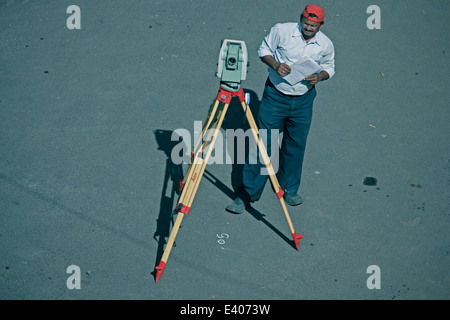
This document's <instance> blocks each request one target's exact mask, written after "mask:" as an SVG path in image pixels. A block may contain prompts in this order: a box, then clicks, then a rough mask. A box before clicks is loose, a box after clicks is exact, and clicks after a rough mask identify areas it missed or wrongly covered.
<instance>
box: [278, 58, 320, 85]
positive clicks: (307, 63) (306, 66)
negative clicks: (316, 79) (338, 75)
mask: <svg viewBox="0 0 450 320" xmlns="http://www.w3.org/2000/svg"><path fill="white" fill-rule="evenodd" d="M290 67H291V73H289V74H288V75H287V76H285V77H283V79H284V80H286V81H287V82H289V84H290V85H294V84H296V83H298V82H300V81H302V80H303V79H305V78H306V77H307V76H310V75H312V74H315V73H318V72H319V71H321V70H322V67H320V66H319V65H318V64H317V63H316V62H315V61H314V60H313V59H311V58H310V57H308V56H304V57H303V58H302V59H300V60H299V61H297V62H296V63H294V64H292V65H290Z"/></svg>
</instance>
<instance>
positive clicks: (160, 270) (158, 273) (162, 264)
mask: <svg viewBox="0 0 450 320" xmlns="http://www.w3.org/2000/svg"><path fill="white" fill-rule="evenodd" d="M165 267H166V263H165V262H164V261H161V262H159V265H158V266H157V267H155V269H156V277H155V278H156V279H155V280H156V283H158V281H159V279H160V278H161V276H162V274H163V272H164V268H165Z"/></svg>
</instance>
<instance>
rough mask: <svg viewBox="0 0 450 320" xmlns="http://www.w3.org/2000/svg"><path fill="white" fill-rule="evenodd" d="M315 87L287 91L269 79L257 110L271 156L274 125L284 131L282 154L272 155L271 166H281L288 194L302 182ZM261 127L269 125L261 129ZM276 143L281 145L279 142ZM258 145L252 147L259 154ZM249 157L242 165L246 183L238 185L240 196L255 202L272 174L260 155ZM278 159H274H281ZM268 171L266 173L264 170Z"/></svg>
mask: <svg viewBox="0 0 450 320" xmlns="http://www.w3.org/2000/svg"><path fill="white" fill-rule="evenodd" d="M315 97H316V90H315V88H314V87H313V88H312V89H311V90H309V91H308V92H307V93H305V94H304V95H302V96H288V95H284V94H282V93H281V92H279V91H278V90H276V89H275V87H274V86H273V85H272V84H271V83H270V82H269V80H268V81H267V83H266V86H265V88H264V94H263V97H262V100H261V104H260V108H259V112H258V118H257V121H258V126H259V130H260V133H262V132H267V138H266V140H267V141H266V142H265V144H266V149H267V153H268V154H269V156H271V150H272V141H271V140H272V134H271V132H273V130H274V129H276V130H278V131H279V132H280V133H281V132H283V139H282V142H281V149H280V150H279V157H278V159H277V157H271V162H272V166H273V167H274V169H276V168H278V171H277V179H278V182H279V183H280V186H281V188H282V189H283V190H284V192H285V193H287V194H295V193H297V192H298V189H299V187H300V182H301V175H302V166H303V157H304V154H305V147H306V140H307V138H308V133H309V129H310V126H311V120H312V113H313V102H314V98H315ZM262 129H266V130H267V131H265V130H262ZM274 143H276V147H278V143H277V142H276V141H274ZM255 148H256V145H253V146H252V147H251V148H250V158H252V156H251V155H252V154H257V150H256V149H255ZM254 158H255V157H253V159H252V160H253V161H250V160H251V159H248V161H246V163H245V165H244V169H243V183H242V185H241V187H240V188H239V189H238V191H237V193H238V196H239V197H240V198H242V199H245V200H247V201H250V202H253V201H257V200H259V199H260V197H261V195H262V192H263V190H264V187H265V184H266V182H267V179H268V178H269V176H268V175H267V170H266V169H265V165H264V164H263V163H262V162H261V159H262V158H261V157H260V156H258V157H256V158H257V159H254ZM278 160H279V163H274V161H278ZM262 172H265V174H261V173H262Z"/></svg>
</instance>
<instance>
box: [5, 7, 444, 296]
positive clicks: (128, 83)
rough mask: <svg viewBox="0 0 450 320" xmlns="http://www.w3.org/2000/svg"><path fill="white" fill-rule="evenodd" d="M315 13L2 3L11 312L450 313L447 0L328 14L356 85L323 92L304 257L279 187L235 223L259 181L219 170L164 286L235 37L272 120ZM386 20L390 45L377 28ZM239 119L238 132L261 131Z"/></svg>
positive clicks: (235, 115)
mask: <svg viewBox="0 0 450 320" xmlns="http://www.w3.org/2000/svg"><path fill="white" fill-rule="evenodd" d="M306 4H307V2H302V1H291V0H280V1H268V0H246V1H242V0H230V1H216V0H198V1H196V0H192V1H181V0H165V1H156V0H152V1H118V0H108V1H101V0H99V1H86V0H77V1H66V0H63V1H56V0H47V1H38V0H1V1H0V299H2V300H11V299H12V300H14V299H67V300H69V299H83V300H84V299H150V300H158V299H170V300H171V299H173V300H186V299H204V300H210V299H211V300H213V299H215V300H229V299H250V300H261V299H268V300H271V299H274V300H279V299H287V300H304V299H305V300H308V299H380V300H391V299H399V300H402V299H405V300H409V299H411V300H415V299H449V298H450V273H449V269H450V268H449V267H450V258H449V251H450V241H449V240H450V236H449V229H450V223H449V213H450V210H449V209H450V208H449V203H450V143H449V141H450V139H449V137H450V127H449V123H450V110H449V99H448V88H449V83H450V81H449V80H450V73H449V71H450V68H449V56H450V36H449V34H450V25H449V23H448V22H447V18H448V12H450V2H449V1H446V0H430V1H425V0H408V1H406V0H398V1H387V0H377V1H361V0H357V1H356V0H351V1H350V0H349V1H337V0H323V1H318V2H317V4H320V5H323V7H324V8H325V10H326V18H325V19H326V20H325V22H326V24H325V26H324V28H323V29H322V31H323V32H324V33H325V34H326V35H328V36H329V37H330V38H331V39H332V40H333V42H334V44H335V48H336V75H335V77H333V78H332V79H331V80H329V81H326V82H323V83H320V84H319V85H318V86H317V91H318V95H317V98H316V101H315V106H314V118H313V125H312V128H311V132H310V136H309V141H308V146H307V151H306V156H305V162H304V168H303V181H302V187H301V195H302V196H303V198H304V199H305V202H304V204H302V205H301V206H298V207H289V208H288V209H289V213H290V215H291V217H292V220H293V223H294V225H295V228H296V230H297V232H298V233H302V234H304V238H303V239H302V240H301V241H300V251H297V250H295V248H294V247H293V245H292V242H291V237H290V234H289V228H288V225H287V223H286V220H285V218H284V215H283V211H282V209H281V206H280V204H279V201H278V200H277V199H276V197H275V196H274V194H273V192H272V189H271V188H270V186H269V185H267V186H266V189H265V191H264V194H263V197H262V199H261V200H260V201H259V202H256V203H254V204H253V206H252V207H251V208H250V209H249V210H247V211H246V212H245V213H243V214H242V215H233V214H230V213H227V212H226V211H225V207H226V206H227V205H228V204H229V203H230V202H231V201H232V199H233V197H234V195H233V190H234V188H235V187H236V185H237V184H238V183H239V177H240V170H241V169H242V168H241V166H239V165H231V164H218V163H216V164H212V165H210V166H208V167H207V171H206V173H205V176H204V178H203V179H202V181H201V184H200V187H199V190H198V193H197V195H196V198H195V201H194V203H193V205H192V209H191V212H190V214H189V215H187V216H186V217H185V218H184V220H183V224H182V228H181V229H180V231H179V233H178V236H177V238H176V246H175V247H174V248H173V250H172V252H171V255H170V257H169V260H168V263H167V266H166V268H165V270H164V274H163V276H162V278H161V280H160V281H159V282H158V283H157V284H155V280H154V274H153V271H154V267H155V265H156V264H157V263H158V261H159V259H160V258H161V254H162V250H163V248H164V242H165V240H166V239H167V236H168V233H169V231H170V226H171V221H170V213H171V211H172V210H173V208H174V207H175V204H176V202H177V198H178V194H177V188H178V184H177V181H178V179H179V178H180V177H182V172H181V169H182V170H183V172H185V171H186V169H187V166H186V165H182V166H180V165H176V164H174V163H173V162H172V161H170V154H171V150H172V149H173V147H174V146H175V145H176V144H177V143H179V141H171V135H172V132H173V131H174V130H177V129H186V130H188V131H189V132H192V133H193V130H194V122H195V121H204V120H205V118H206V115H207V112H208V109H209V107H210V105H211V103H212V102H213V101H214V99H215V96H216V94H217V89H218V87H219V82H218V78H216V77H215V72H216V68H217V66H216V63H217V59H218V54H219V47H220V42H221V40H223V39H236V40H243V41H245V42H246V44H247V47H248V51H249V62H250V66H249V71H248V75H247V79H246V80H245V81H244V82H243V83H242V86H243V88H244V89H245V91H246V92H249V93H251V97H252V99H251V102H250V105H251V107H252V110H253V111H254V113H255V114H256V112H257V108H258V104H259V100H260V99H261V95H262V91H263V87H264V82H265V79H266V77H267V68H266V67H265V65H263V63H262V62H260V61H259V59H258V57H257V50H258V46H259V44H260V43H261V41H262V39H263V38H264V36H265V35H266V34H267V33H268V31H269V30H270V28H271V27H272V26H273V25H274V24H276V23H278V22H288V21H298V18H299V15H300V13H301V11H302V9H303V8H304V6H305V5H306ZM372 4H376V5H378V6H379V8H380V9H381V29H373V30H370V29H368V27H367V25H366V21H367V19H368V18H369V17H370V14H368V13H366V10H367V8H368V7H369V6H370V5H372ZM70 5H77V6H79V8H80V9H81V29H79V30H77V29H74V30H69V29H68V28H67V27H66V20H67V19H68V18H69V17H70V14H67V13H66V9H67V8H68V7H69V6H70ZM239 108H240V106H239V104H235V103H234V104H232V105H231V110H230V111H229V114H227V118H226V120H225V123H224V128H223V129H224V130H225V129H237V128H241V127H245V126H246V124H245V123H244V121H243V120H244V116H243V114H242V112H241V110H240V109H239ZM366 178H369V179H366ZM370 178H373V179H370ZM71 265H76V266H78V267H79V268H80V275H81V288H80V289H69V288H68V286H67V280H68V278H69V277H70V276H71V273H67V268H68V267H69V266H71ZM373 265H375V266H378V267H379V270H380V277H379V279H380V285H381V287H380V289H369V288H368V286H367V280H368V278H369V277H370V276H371V274H370V273H367V268H368V267H369V266H373Z"/></svg>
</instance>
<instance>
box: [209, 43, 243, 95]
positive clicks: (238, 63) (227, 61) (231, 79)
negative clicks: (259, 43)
mask: <svg viewBox="0 0 450 320" xmlns="http://www.w3.org/2000/svg"><path fill="white" fill-rule="evenodd" d="M247 65H248V55H247V46H246V45H245V42H244V41H239V40H228V39H225V40H223V41H222V46H221V48H220V53H219V63H218V69H217V74H216V75H217V77H219V78H220V86H221V87H222V88H224V89H226V90H230V91H238V90H239V89H240V87H241V81H242V80H245V78H246V76H247Z"/></svg>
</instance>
